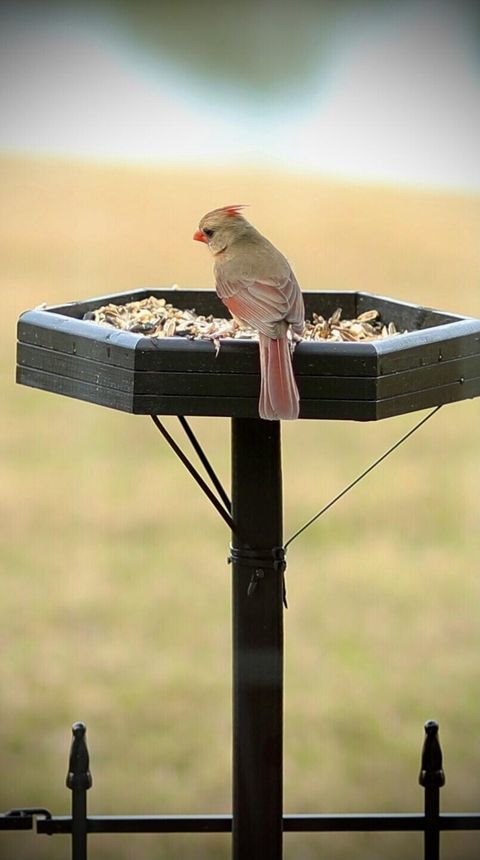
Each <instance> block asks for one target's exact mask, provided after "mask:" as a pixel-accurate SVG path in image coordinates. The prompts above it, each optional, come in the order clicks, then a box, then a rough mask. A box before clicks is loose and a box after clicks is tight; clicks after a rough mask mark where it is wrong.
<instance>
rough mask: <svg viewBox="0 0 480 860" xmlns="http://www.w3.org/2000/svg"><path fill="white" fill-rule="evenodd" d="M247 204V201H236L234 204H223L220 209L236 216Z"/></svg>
mask: <svg viewBox="0 0 480 860" xmlns="http://www.w3.org/2000/svg"><path fill="white" fill-rule="evenodd" d="M246 206H247V204H246V203H236V204H235V205H233V206H222V208H221V210H220V211H221V212H225V215H231V216H232V217H234V216H235V215H238V214H239V213H240V210H241V209H245V207H246Z"/></svg>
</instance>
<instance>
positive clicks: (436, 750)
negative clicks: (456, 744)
mask: <svg viewBox="0 0 480 860" xmlns="http://www.w3.org/2000/svg"><path fill="white" fill-rule="evenodd" d="M418 781H419V783H420V785H422V786H423V787H424V788H429V787H433V786H436V787H438V788H440V787H441V786H442V785H445V774H444V772H443V768H442V749H441V747H440V741H439V739H438V723H436V722H435V720H428V721H427V722H426V723H425V740H424V742H423V750H422V766H421V770H420V776H419V778H418Z"/></svg>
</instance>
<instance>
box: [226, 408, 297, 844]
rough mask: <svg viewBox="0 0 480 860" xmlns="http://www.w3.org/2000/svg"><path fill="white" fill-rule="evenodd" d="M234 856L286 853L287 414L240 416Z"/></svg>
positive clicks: (235, 470) (236, 439) (235, 495)
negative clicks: (278, 417)
mask: <svg viewBox="0 0 480 860" xmlns="http://www.w3.org/2000/svg"><path fill="white" fill-rule="evenodd" d="M232 516H233V520H234V522H235V524H236V534H234V535H233V540H232V549H231V560H232V565H233V585H232V592H233V595H232V598H233V836H232V844H233V855H232V856H233V860H281V857H282V814H283V809H282V805H283V804H282V802H283V571H284V565H283V549H282V540H283V537H282V472H281V454H280V422H278V421H263V420H261V419H259V418H258V419H257V418H253V419H252V418H234V419H232Z"/></svg>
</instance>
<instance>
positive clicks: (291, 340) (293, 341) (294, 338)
mask: <svg viewBox="0 0 480 860" xmlns="http://www.w3.org/2000/svg"><path fill="white" fill-rule="evenodd" d="M287 338H288V345H289V347H290V355H293V353H294V352H295V347H296V345H297V343H300V341H301V340H303V338H302V336H301V334H297V333H296V332H294V331H293V329H291V328H289V329H288V332H287Z"/></svg>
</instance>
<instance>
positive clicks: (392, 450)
mask: <svg viewBox="0 0 480 860" xmlns="http://www.w3.org/2000/svg"><path fill="white" fill-rule="evenodd" d="M439 409H441V406H436V407H435V409H432V411H431V412H429V413H428V415H426V416H425V417H424V418H422V419H421V421H419V422H418V423H417V424H415V426H414V427H412V429H411V430H409V431H408V433H405V435H404V436H402V437H401V439H399V440H398V442H395V444H394V445H392V446H391V448H389V449H388V451H385V453H384V454H382V456H381V457H378V459H377V460H375V461H374V462H373V463H371V465H370V466H369V467H368V468H367V469H365V470H364V471H363V472H362V473H361V474H360V475H358V477H357V478H355V480H354V481H351V483H350V484H348V486H346V487H344V489H343V490H342V491H341V492H340V493H338V495H336V496H335V498H333V499H331V501H330V502H328V504H326V505H324V507H323V508H322V509H321V510H320V511H318V513H316V514H315V516H313V517H311V519H309V520H308V522H306V523H305V524H304V525H303V526H302V527H301V528H300V529H298V531H296V532H295V534H293V535H292V536H291V537H290V538H289V539H288V540H287V542H286V544H285V545H284V547H283V548H284V549H287V547H288V546H289V545H290V544H291V543H293V541H294V540H295V539H296V538H297V537H299V535H301V534H302V532H304V531H305V529H308V527H309V526H311V525H312V524H313V523H314V522H315V521H316V520H318V519H319V517H321V516H322V514H324V513H326V511H328V510H329V509H330V508H331V507H332V506H333V505H334V504H335V502H338V501H339V499H341V498H342V496H344V495H345V494H346V493H348V492H349V490H351V489H353V487H355V486H356V484H358V483H359V482H360V481H361V480H362V478H365V477H366V475H368V474H369V472H371V471H372V470H373V469H375V467H376V466H378V465H379V464H380V463H381V462H382V461H383V460H385V459H386V458H387V457H388V456H389V455H390V454H392V453H393V452H394V451H395V450H396V449H397V448H399V447H400V445H402V444H403V443H404V442H406V440H407V439H408V438H409V437H410V436H412V435H413V434H414V433H415V432H416V431H417V430H418V429H419V428H420V427H421V426H422V425H423V424H425V422H426V421H428V420H429V418H431V417H432V416H433V415H435V413H436V412H438V410H439Z"/></svg>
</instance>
